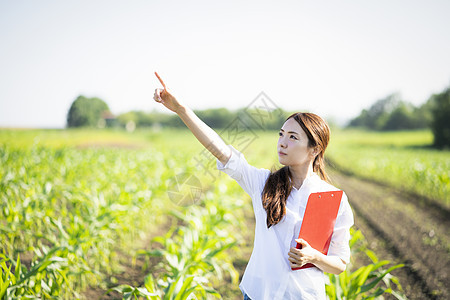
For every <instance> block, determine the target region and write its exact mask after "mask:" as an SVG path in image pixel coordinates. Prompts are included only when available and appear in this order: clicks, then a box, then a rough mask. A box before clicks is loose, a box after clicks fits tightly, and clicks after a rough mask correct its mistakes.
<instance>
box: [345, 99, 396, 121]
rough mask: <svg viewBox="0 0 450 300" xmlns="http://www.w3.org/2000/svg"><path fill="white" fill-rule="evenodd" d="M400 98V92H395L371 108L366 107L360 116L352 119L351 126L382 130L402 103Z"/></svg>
mask: <svg viewBox="0 0 450 300" xmlns="http://www.w3.org/2000/svg"><path fill="white" fill-rule="evenodd" d="M400 98H401V96H400V94H398V93H395V94H391V95H388V96H387V97H385V98H383V99H380V100H378V101H377V102H375V103H374V104H373V105H372V106H371V107H370V108H369V109H367V110H366V109H364V110H363V111H362V112H361V114H360V115H359V116H358V117H356V118H355V119H353V120H351V121H350V123H349V126H350V127H365V128H368V129H372V130H382V129H383V127H384V126H385V123H386V121H387V120H388V119H389V115H390V114H391V113H392V112H393V111H394V110H395V108H396V107H397V106H398V104H399V103H400Z"/></svg>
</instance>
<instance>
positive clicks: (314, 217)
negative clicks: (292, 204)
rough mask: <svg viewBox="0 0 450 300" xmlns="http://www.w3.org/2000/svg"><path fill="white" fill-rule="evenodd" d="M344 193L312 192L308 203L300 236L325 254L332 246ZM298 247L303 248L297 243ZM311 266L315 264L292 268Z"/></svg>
mask: <svg viewBox="0 0 450 300" xmlns="http://www.w3.org/2000/svg"><path fill="white" fill-rule="evenodd" d="M342 194H343V191H332V192H321V193H311V194H310V195H309V198H308V203H307V204H306V210H305V215H304V216H303V222H302V227H301V228H300V234H299V235H298V238H299V239H304V240H305V241H307V242H308V244H309V245H310V246H311V247H313V248H314V249H316V250H318V251H320V252H322V253H323V254H325V255H326V254H327V253H328V248H329V247H330V242H331V236H332V235H333V229H334V224H335V223H336V218H337V214H338V211H339V205H340V204H341V198H342ZM296 248H297V249H301V245H300V244H298V243H297V247H296ZM311 267H314V265H313V264H306V265H304V266H302V267H300V268H292V270H299V269H305V268H311Z"/></svg>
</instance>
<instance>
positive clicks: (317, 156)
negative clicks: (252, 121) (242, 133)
mask: <svg viewBox="0 0 450 300" xmlns="http://www.w3.org/2000/svg"><path fill="white" fill-rule="evenodd" d="M155 75H156V76H157V77H158V79H159V80H160V82H161V84H162V85H163V87H164V88H163V89H156V90H155V95H154V100H155V101H156V102H158V103H161V104H163V105H164V106H165V107H167V108H168V109H170V110H171V111H173V112H175V113H177V114H178V116H179V117H180V118H181V119H182V120H183V122H184V123H185V124H186V126H187V127H188V128H189V129H190V130H191V131H192V133H193V134H194V135H195V137H196V138H197V139H198V140H199V141H200V143H202V144H203V146H205V147H206V148H207V149H208V150H209V151H210V152H211V153H212V154H213V155H214V156H215V157H216V158H217V168H218V169H219V170H221V171H223V172H225V173H227V174H228V175H229V176H231V177H232V178H233V179H235V180H236V181H237V182H238V183H239V185H240V186H241V187H242V188H243V189H244V190H245V191H246V192H247V193H248V194H249V195H250V197H251V198H252V203H253V210H254V213H255V219H256V226H255V240H254V246H253V252H252V255H251V258H250V261H249V263H248V265H247V268H246V270H245V273H244V276H243V278H242V281H241V284H240V285H239V287H240V289H241V291H242V293H243V294H244V299H253V300H260V299H267V300H269V299H270V300H273V299H325V298H326V296H325V278H324V274H323V272H328V273H333V274H339V273H341V272H343V271H344V270H345V267H346V264H347V263H348V262H349V260H350V248H349V245H348V242H349V239H350V233H349V229H350V227H351V226H352V225H353V213H352V210H351V208H350V205H349V203H348V200H347V197H346V195H345V193H344V194H343V196H342V199H341V204H340V206H339V211H338V215H337V218H336V223H335V226H334V231H333V235H332V238H331V243H330V246H329V250H328V254H327V255H324V254H322V253H321V252H320V251H318V250H316V249H314V248H312V247H311V246H310V245H309V244H308V242H307V241H305V240H301V239H296V237H298V236H299V232H300V227H301V224H302V218H303V215H304V212H305V208H306V204H307V200H308V197H309V195H310V194H311V193H315V192H325V191H336V190H337V189H336V188H335V187H333V186H332V185H330V184H328V183H327V182H326V181H327V175H326V173H325V170H324V152H325V149H326V147H327V145H328V141H329V136H330V130H329V128H328V125H327V124H326V123H325V121H323V120H322V119H321V118H320V117H319V116H317V115H315V114H311V113H295V114H293V115H291V116H289V117H288V118H287V120H286V121H285V123H284V124H283V126H282V128H281V129H280V132H279V139H278V145H277V150H278V159H279V162H280V163H281V164H282V165H284V167H282V168H281V169H279V170H278V171H276V172H273V173H272V172H270V171H269V170H266V169H258V168H255V167H253V166H251V165H249V164H248V163H247V161H246V160H245V158H244V156H243V155H242V153H240V152H239V151H237V150H236V149H234V148H233V147H232V146H231V145H226V144H225V142H224V141H223V140H222V139H221V138H220V137H219V136H218V135H217V134H216V133H215V131H214V130H212V129H211V128H210V127H208V126H207V125H206V124H205V123H204V122H202V121H201V120H200V119H199V118H198V117H197V116H196V115H195V114H194V112H193V111H192V110H191V109H189V108H188V107H187V106H185V105H183V104H182V103H181V102H179V101H178V100H177V99H176V98H175V97H174V96H173V95H171V94H170V92H169V91H168V90H167V88H166V86H165V84H164V82H163V81H162V80H161V78H160V77H159V76H158V74H157V73H155ZM297 243H299V244H301V246H302V247H301V249H297V248H296V247H295V246H296V245H297ZM307 263H311V264H313V265H314V266H315V267H313V268H306V269H300V270H295V271H293V270H292V268H298V267H301V266H303V265H305V264H307Z"/></svg>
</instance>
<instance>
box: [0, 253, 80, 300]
mask: <svg viewBox="0 0 450 300" xmlns="http://www.w3.org/2000/svg"><path fill="white" fill-rule="evenodd" d="M69 254H70V253H69V251H68V249H67V248H64V247H58V248H53V249H49V250H47V249H45V250H44V253H41V255H40V258H39V259H38V260H36V261H34V262H33V263H32V264H31V266H30V268H27V267H26V266H25V265H23V264H21V260H20V255H19V256H18V258H17V260H16V261H12V260H10V259H9V258H8V257H7V256H5V255H4V254H0V268H1V269H2V276H1V278H0V299H12V298H21V297H25V298H28V296H33V298H42V297H45V298H50V299H51V298H58V297H63V296H65V297H67V296H68V295H71V296H74V295H75V296H77V293H76V292H75V291H73V290H72V289H71V283H70V281H69V280H68V277H69V272H70V269H69V265H70V263H69V260H70V259H71V258H70V255H69ZM13 266H14V271H12V268H13Z"/></svg>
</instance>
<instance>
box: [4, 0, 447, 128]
mask: <svg viewBox="0 0 450 300" xmlns="http://www.w3.org/2000/svg"><path fill="white" fill-rule="evenodd" d="M449 15H450V1H448V0H441V1H439V0H436V1H406V0H404V1H395V0H394V1H393V0H389V1H387V0H378V1H357V0H352V1H350V0H344V1H331V0H330V1H299V0H296V1H263V0H260V1H211V0H210V1H138V0H133V1H112V0H107V1H79V0H78V1H56V0H54V1H47V0H40V1H32V0H28V1H23V0H9V1H6V0H0V127H56V128H62V127H64V126H65V124H66V115H67V111H68V109H69V107H70V105H71V103H72V101H73V100H74V99H75V98H76V97H77V96H78V95H80V94H83V95H85V96H87V97H94V96H96V97H100V98H102V99H103V100H105V101H106V102H107V103H108V105H109V107H110V109H111V110H112V112H113V113H115V114H119V113H122V112H126V111H130V110H145V111H150V110H152V109H158V110H163V109H162V107H161V104H158V103H156V102H154V101H153V100H152V97H153V91H154V89H155V88H157V87H160V84H159V83H158V81H157V79H156V77H155V76H154V75H153V72H154V71H158V73H159V74H160V75H161V77H162V78H163V79H164V80H165V82H166V84H167V86H168V87H169V88H171V90H172V91H173V93H174V94H175V96H177V97H178V98H180V99H182V100H183V102H184V103H186V104H187V105H189V106H190V107H191V108H193V109H204V108H211V107H227V108H229V109H236V108H239V107H243V106H246V105H247V104H249V103H250V102H251V101H252V100H253V99H254V98H255V97H256V96H257V95H258V94H259V93H260V92H261V91H264V92H265V93H266V94H267V95H268V96H269V97H270V98H271V99H272V100H273V101H274V102H275V103H276V105H278V106H279V107H282V108H284V109H286V110H298V111H302V110H309V111H312V112H315V113H318V114H319V115H322V116H324V117H331V116H333V117H334V118H335V119H337V120H340V121H343V120H348V119H350V118H352V117H354V116H356V115H358V114H359V112H360V111H361V109H363V108H366V107H368V106H370V105H371V104H372V103H373V102H374V101H376V100H377V99H380V98H383V97H385V96H387V95H388V94H390V93H393V92H400V93H401V94H402V96H403V99H404V100H407V101H410V102H412V103H414V104H416V105H419V104H422V103H424V102H425V101H426V100H427V99H428V97H429V96H430V95H431V94H432V93H437V92H441V91H442V90H443V89H444V88H445V87H447V86H449V85H450V18H449Z"/></svg>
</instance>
